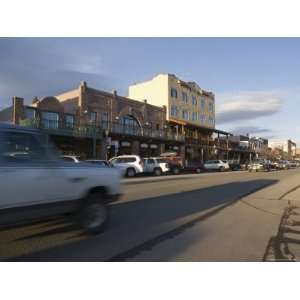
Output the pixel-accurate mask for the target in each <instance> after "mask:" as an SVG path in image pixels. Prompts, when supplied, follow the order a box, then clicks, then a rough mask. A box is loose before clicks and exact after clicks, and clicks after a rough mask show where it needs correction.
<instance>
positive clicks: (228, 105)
mask: <svg viewBox="0 0 300 300" xmlns="http://www.w3.org/2000/svg"><path fill="white" fill-rule="evenodd" d="M282 104H283V100H282V99H281V97H280V96H279V95H278V94H276V93H274V92H266V91H259V92H240V93H237V94H233V95H227V96H225V97H224V100H223V101H222V103H220V104H217V105H216V108H217V112H216V121H217V123H219V124H222V123H229V122H230V123H233V122H237V121H242V120H252V119H257V118H259V117H264V116H269V115H273V114H275V113H277V112H279V111H280V110H281V108H282Z"/></svg>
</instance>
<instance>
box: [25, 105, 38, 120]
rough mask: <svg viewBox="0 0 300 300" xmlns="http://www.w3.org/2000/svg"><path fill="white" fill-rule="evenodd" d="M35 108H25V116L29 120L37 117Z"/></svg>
mask: <svg viewBox="0 0 300 300" xmlns="http://www.w3.org/2000/svg"><path fill="white" fill-rule="evenodd" d="M35 112H36V111H35V109H34V108H31V107H26V110H25V118H26V119H29V120H33V119H35Z"/></svg>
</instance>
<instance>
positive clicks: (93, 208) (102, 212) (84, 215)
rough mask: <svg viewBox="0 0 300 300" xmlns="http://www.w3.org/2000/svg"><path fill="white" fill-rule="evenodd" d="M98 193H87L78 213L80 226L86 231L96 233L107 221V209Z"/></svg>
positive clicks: (100, 230) (101, 229)
mask: <svg viewBox="0 0 300 300" xmlns="http://www.w3.org/2000/svg"><path fill="white" fill-rule="evenodd" d="M102 199H103V198H102V195H101V194H100V193H95V194H91V195H89V196H88V197H87V198H86V199H85V200H84V203H83V205H82V207H81V209H80V211H79V213H78V221H79V224H80V226H81V227H82V228H83V229H84V230H85V231H87V232H89V233H92V234H98V233H100V232H102V231H103V230H104V228H105V226H106V225H107V223H108V219H109V211H108V207H107V205H105V204H104V203H103V202H101V200H102Z"/></svg>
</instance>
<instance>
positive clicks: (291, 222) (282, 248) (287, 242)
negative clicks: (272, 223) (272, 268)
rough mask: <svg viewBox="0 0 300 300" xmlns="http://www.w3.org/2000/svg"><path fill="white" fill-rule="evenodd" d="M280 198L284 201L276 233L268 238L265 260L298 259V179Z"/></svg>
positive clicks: (299, 200) (299, 239)
mask: <svg viewBox="0 0 300 300" xmlns="http://www.w3.org/2000/svg"><path fill="white" fill-rule="evenodd" d="M282 200H284V202H285V203H286V206H285V209H284V212H283V214H282V217H281V221H280V224H279V227H278V231H277V234H276V235H275V236H274V237H273V238H272V239H271V240H270V243H269V247H268V248H269V249H268V253H267V256H266V260H267V261H300V180H298V182H297V184H296V185H295V186H294V188H293V189H291V190H290V191H289V192H288V193H285V194H284V195H283V197H282Z"/></svg>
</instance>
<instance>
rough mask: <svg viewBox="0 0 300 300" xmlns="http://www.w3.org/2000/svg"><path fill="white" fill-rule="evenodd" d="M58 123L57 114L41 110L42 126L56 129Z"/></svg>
mask: <svg viewBox="0 0 300 300" xmlns="http://www.w3.org/2000/svg"><path fill="white" fill-rule="evenodd" d="M58 123H59V114H58V113H55V112H46V111H44V112H42V124H43V127H44V128H49V129H57V128H58V125H59V124H58Z"/></svg>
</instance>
